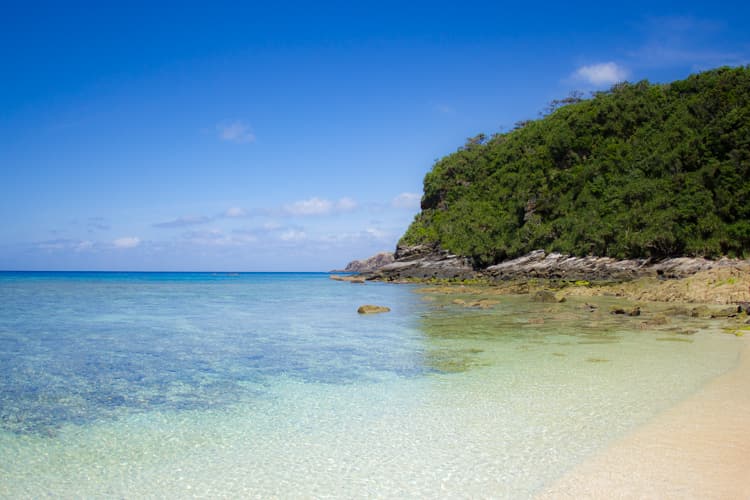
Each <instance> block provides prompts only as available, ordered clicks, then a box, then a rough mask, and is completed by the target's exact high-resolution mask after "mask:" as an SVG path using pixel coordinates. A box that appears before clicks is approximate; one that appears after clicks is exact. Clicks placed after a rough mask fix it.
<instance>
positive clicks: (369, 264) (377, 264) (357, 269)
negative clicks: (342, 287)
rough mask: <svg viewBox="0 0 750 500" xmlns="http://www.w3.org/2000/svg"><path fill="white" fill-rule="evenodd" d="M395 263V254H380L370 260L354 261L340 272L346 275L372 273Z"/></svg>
mask: <svg viewBox="0 0 750 500" xmlns="http://www.w3.org/2000/svg"><path fill="white" fill-rule="evenodd" d="M393 261H394V257H393V252H380V253H378V254H376V255H373V256H372V257H370V258H369V259H363V260H353V261H351V262H350V263H348V264H347V265H346V267H345V268H344V269H342V270H340V271H332V272H344V273H370V272H373V271H377V270H378V269H380V268H381V267H383V266H385V265H387V264H390V263H392V262H393Z"/></svg>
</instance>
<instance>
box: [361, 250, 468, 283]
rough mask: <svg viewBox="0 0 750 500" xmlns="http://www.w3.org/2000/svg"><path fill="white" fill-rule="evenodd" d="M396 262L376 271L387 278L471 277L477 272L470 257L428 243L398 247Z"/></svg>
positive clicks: (376, 275)
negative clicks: (427, 244)
mask: <svg viewBox="0 0 750 500" xmlns="http://www.w3.org/2000/svg"><path fill="white" fill-rule="evenodd" d="M395 258H396V260H395V262H393V263H391V264H387V265H385V266H383V267H381V268H380V269H378V271H377V272H376V273H375V277H377V278H380V279H386V280H400V279H406V278H420V279H429V278H438V279H470V278H473V277H474V276H475V275H476V273H475V271H474V269H473V268H472V267H471V264H470V262H469V259H467V258H465V257H461V256H458V255H453V254H451V253H449V252H446V251H444V250H440V249H437V248H435V247H429V246H426V245H419V246H413V247H398V248H397V249H396V253H395Z"/></svg>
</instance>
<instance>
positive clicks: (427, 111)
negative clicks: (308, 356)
mask: <svg viewBox="0 0 750 500" xmlns="http://www.w3.org/2000/svg"><path fill="white" fill-rule="evenodd" d="M114 4H115V2H90V3H86V2H72V1H71V2H50V3H45V2H33V3H31V2H21V1H18V2H9V1H4V2H1V3H0V68H1V69H0V71H1V74H0V76H1V78H0V270H120V271H327V270H329V269H334V268H341V267H343V266H345V265H346V263H347V262H349V261H350V260H353V259H360V258H365V257H368V256H370V255H372V254H374V253H377V252H379V251H392V250H394V248H395V246H396V243H397V241H398V239H399V237H400V236H401V235H402V234H403V232H404V231H405V230H406V228H407V227H408V225H409V223H410V222H411V220H412V219H413V217H414V215H415V214H416V213H417V212H418V211H419V200H420V197H421V192H422V180H423V178H424V175H425V174H426V173H427V172H428V171H429V170H430V168H431V167H432V165H433V163H434V162H435V160H437V159H439V158H441V157H442V156H444V155H446V154H450V153H451V152H453V151H455V150H456V149H457V148H459V147H460V146H462V145H463V144H464V143H465V141H466V139H467V138H468V137H473V136H475V135H477V134H479V133H485V134H493V133H498V132H503V131H508V130H511V129H512V128H513V126H514V124H515V123H516V122H518V121H521V120H526V119H535V118H538V117H539V116H540V112H543V111H544V109H545V108H546V107H547V104H548V103H549V102H550V101H552V100H554V99H561V98H564V97H566V96H568V95H569V94H570V93H571V92H572V91H581V92H584V93H587V94H588V93H589V92H592V91H596V90H606V89H608V88H610V87H611V86H612V85H613V84H614V83H617V82H620V81H640V80H644V79H646V80H649V81H651V82H668V81H671V80H676V79H682V78H685V77H687V76H688V75H689V74H691V73H695V72H698V71H702V70H706V69H710V68H714V67H717V66H722V65H730V66H737V65H746V64H750V30H748V29H747V26H750V4H748V3H746V2H695V1H681V2H638V1H634V2H627V3H625V4H623V3H622V2H601V3H594V2H591V3H577V4H575V5H573V4H571V3H569V2H553V3H545V2H534V3H532V4H525V3H524V2H514V3H513V5H506V4H505V2H487V3H480V4H464V3H462V2H446V3H442V2H439V1H431V2H399V3H396V2H393V3H391V2H387V1H384V2H351V1H350V2H340V3H334V2H301V3H296V2H283V5H274V2H252V1H248V2H225V3H224V2H218V1H216V2H200V3H191V2H187V1H186V2H155V1H154V2H148V3H146V2H142V3H141V2H135V1H134V2H120V3H119V5H114Z"/></svg>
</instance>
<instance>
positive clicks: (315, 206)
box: [284, 197, 333, 215]
mask: <svg viewBox="0 0 750 500" xmlns="http://www.w3.org/2000/svg"><path fill="white" fill-rule="evenodd" d="M332 209H333V203H331V202H330V201H329V200H326V199H322V198H317V197H315V198H310V199H308V200H301V201H295V202H294V203H291V204H289V205H285V206H284V210H285V211H286V212H287V213H289V214H291V215H325V214H328V213H330V212H331V210H332Z"/></svg>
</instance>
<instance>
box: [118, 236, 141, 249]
mask: <svg viewBox="0 0 750 500" xmlns="http://www.w3.org/2000/svg"><path fill="white" fill-rule="evenodd" d="M140 244H141V239H140V238H139V237H137V236H123V237H122V238H117V239H116V240H114V241H112V245H114V247H115V248H135V247H137V246H138V245H140Z"/></svg>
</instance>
